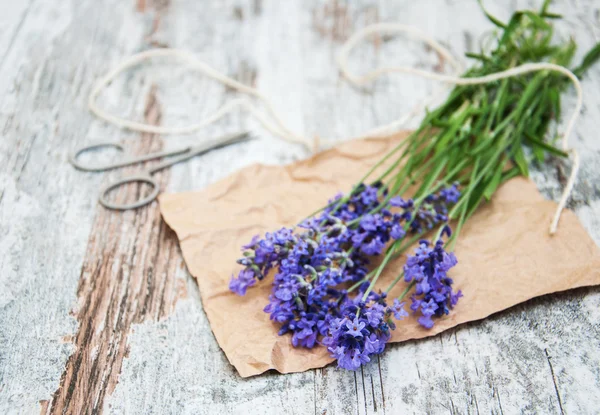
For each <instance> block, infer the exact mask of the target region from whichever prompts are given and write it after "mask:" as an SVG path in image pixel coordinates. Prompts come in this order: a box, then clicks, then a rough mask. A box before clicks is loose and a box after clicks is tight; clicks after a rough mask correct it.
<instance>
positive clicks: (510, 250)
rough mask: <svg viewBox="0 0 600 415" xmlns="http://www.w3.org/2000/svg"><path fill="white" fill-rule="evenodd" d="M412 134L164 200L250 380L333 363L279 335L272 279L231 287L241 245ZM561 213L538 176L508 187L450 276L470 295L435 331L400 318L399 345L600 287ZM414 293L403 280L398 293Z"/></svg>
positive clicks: (468, 228)
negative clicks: (238, 290)
mask: <svg viewBox="0 0 600 415" xmlns="http://www.w3.org/2000/svg"><path fill="white" fill-rule="evenodd" d="M406 135H407V134H406V133H402V134H399V135H396V136H394V137H392V138H377V139H367V140H360V141H351V142H346V143H344V144H341V145H339V146H338V147H335V148H333V149H330V150H327V151H324V152H322V153H319V154H317V155H315V156H313V157H311V158H309V159H307V160H303V161H300V162H297V163H294V164H291V165H288V166H264V165H258V164H257V165H252V166H250V167H247V168H244V169H242V170H240V171H238V172H236V173H234V174H232V175H230V176H229V177H227V178H225V179H223V180H221V181H219V182H217V183H215V184H213V185H211V186H209V187H207V188H206V189H204V190H202V191H200V192H192V193H176V194H163V195H162V196H161V197H160V208H161V212H162V215H163V218H164V219H165V221H166V222H167V223H168V224H169V226H170V227H171V228H173V230H174V231H175V232H176V233H177V236H178V238H179V241H180V245H181V250H182V252H183V256H184V258H185V261H186V263H187V266H188V269H189V271H190V273H191V274H192V275H193V276H194V277H195V278H196V280H197V281H198V286H199V289H200V294H201V297H202V303H203V307H204V310H205V311H206V315H207V316H208V320H209V322H210V325H211V327H212V330H213V332H214V334H215V337H216V339H217V341H218V343H219V345H220V346H221V348H222V349H223V351H224V352H225V354H226V356H227V358H228V359H229V361H230V362H231V364H232V365H233V366H235V368H236V369H237V370H238V372H239V373H240V375H241V376H242V377H248V376H254V375H258V374H260V373H263V372H265V371H267V370H269V369H275V370H277V371H279V372H281V373H290V372H301V371H305V370H307V369H311V368H317V367H322V366H325V365H326V364H328V363H330V362H331V361H332V360H333V359H332V358H331V357H329V354H328V352H327V350H326V349H325V347H323V346H317V347H315V348H314V349H304V348H294V347H293V346H292V345H291V342H290V337H289V335H285V336H278V335H277V331H278V326H277V325H276V324H274V323H272V322H271V321H270V320H269V315H268V314H266V313H265V312H263V308H264V306H265V305H266V304H267V303H268V296H269V292H270V289H271V281H272V276H270V277H268V278H267V279H266V280H264V281H262V282H260V283H258V284H257V285H256V286H254V287H252V288H250V289H249V290H248V293H247V294H246V296H244V297H240V296H238V295H236V294H233V293H231V292H230V291H229V289H228V284H229V280H230V279H231V276H232V275H233V274H235V275H237V273H238V272H239V270H240V265H238V264H236V259H238V258H239V257H240V256H241V252H240V247H241V246H242V245H243V244H246V243H248V242H249V241H250V239H252V236H253V235H256V234H260V235H261V236H262V235H264V233H265V232H267V231H273V230H275V229H278V228H280V227H282V226H292V225H294V224H296V223H297V222H299V221H300V220H302V219H303V218H304V217H306V216H307V215H308V214H310V213H311V212H313V211H314V210H316V209H318V208H320V207H321V206H323V205H324V204H326V203H327V200H328V199H330V198H331V197H333V196H334V195H335V194H336V193H338V192H340V191H343V192H346V191H348V190H349V189H350V188H351V186H352V185H353V184H354V183H355V182H356V181H357V180H359V179H360V178H361V177H362V175H363V174H364V173H365V172H366V171H367V170H368V169H369V168H370V167H371V166H372V165H373V164H374V163H375V162H376V161H378V160H379V159H380V158H381V157H382V156H383V155H385V154H386V153H387V152H388V151H389V150H390V149H392V148H393V147H394V145H396V144H397V143H398V142H399V141H400V140H401V139H403V138H404V137H405V136H406ZM555 208H556V204H555V203H554V202H550V201H547V200H544V198H543V197H542V195H541V194H540V193H539V192H538V190H537V188H536V186H535V184H534V183H533V182H531V181H530V180H528V179H525V178H515V179H512V180H510V181H509V182H507V183H506V184H504V185H503V186H502V187H501V188H500V189H498V191H497V192H496V194H495V195H494V197H493V199H492V201H490V202H488V203H485V204H483V205H482V206H481V207H480V209H479V210H478V211H477V213H476V214H475V215H473V217H472V218H471V219H470V220H469V221H468V222H467V223H466V225H465V227H464V229H463V231H462V232H461V235H460V238H459V240H458V243H457V244H456V250H455V252H456V255H457V258H458V261H459V264H458V265H457V266H456V267H455V268H454V269H453V270H452V271H451V272H450V276H451V277H452V278H453V279H454V281H455V287H456V289H460V290H462V292H463V294H464V297H463V298H461V299H460V301H459V303H458V305H457V306H456V307H455V308H454V310H452V311H451V313H450V314H449V315H448V316H445V317H443V318H440V319H437V320H436V324H435V326H434V327H433V329H431V330H426V329H424V328H422V327H420V326H419V324H418V323H417V321H416V318H414V317H412V316H411V317H409V318H406V319H405V320H404V321H401V322H399V323H398V328H397V329H396V330H395V331H393V335H392V339H391V341H392V342H401V341H405V340H409V339H418V338H423V337H428V336H433V335H435V334H437V333H440V332H442V331H444V330H447V329H449V328H451V327H454V326H457V325H458V324H461V323H465V322H468V321H473V320H479V319H482V318H485V317H487V316H489V315H490V314H493V313H497V312H498V311H501V310H504V309H506V308H509V307H512V306H514V305H515V304H518V303H521V302H523V301H526V300H528V299H530V298H533V297H536V296H539V295H543V294H548V293H553V292H557V291H564V290H568V289H571V288H575V287H582V286H588V285H595V284H600V250H599V249H598V247H597V246H596V244H595V243H594V242H593V241H592V239H591V238H590V237H589V236H588V234H587V233H586V231H585V230H584V229H583V227H582V226H581V224H580V223H579V220H578V219H577V217H576V216H575V214H574V213H573V212H571V211H568V210H565V212H563V215H562V218H561V221H560V225H559V228H558V231H557V233H556V234H555V235H554V236H550V235H549V234H548V226H549V223H550V220H551V218H552V215H553V214H554V210H555ZM410 252H411V253H412V249H411V251H410ZM405 260H406V255H404V256H403V257H401V258H398V259H397V260H396V261H394V262H391V263H390V264H389V265H388V266H387V268H386V271H385V272H384V273H383V274H382V275H381V277H380V280H379V282H378V284H377V286H378V287H379V288H381V287H387V285H388V284H389V283H390V282H391V280H392V279H393V278H394V277H395V276H396V275H398V272H400V270H401V267H402V266H403V264H404V262H405ZM404 288H405V283H404V282H402V281H401V282H400V283H398V284H397V286H396V287H395V288H394V290H392V292H391V293H390V296H391V297H392V298H393V297H394V296H397V295H399V294H400V293H401V292H402V291H403V289H404Z"/></svg>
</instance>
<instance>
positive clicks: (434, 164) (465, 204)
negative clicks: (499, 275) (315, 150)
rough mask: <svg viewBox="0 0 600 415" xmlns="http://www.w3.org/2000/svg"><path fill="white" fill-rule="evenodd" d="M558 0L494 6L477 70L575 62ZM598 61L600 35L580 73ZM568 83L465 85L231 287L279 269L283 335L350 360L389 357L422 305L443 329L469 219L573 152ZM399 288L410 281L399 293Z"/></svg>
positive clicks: (255, 256)
mask: <svg viewBox="0 0 600 415" xmlns="http://www.w3.org/2000/svg"><path fill="white" fill-rule="evenodd" d="M546 8H547V2H546V3H545V4H544V6H543V8H542V10H540V12H539V13H533V12H530V11H526V12H517V13H515V14H514V15H513V17H512V18H511V20H510V22H509V23H508V24H503V23H501V22H499V21H498V20H497V19H495V18H493V17H492V16H489V15H488V17H489V18H490V20H491V21H492V22H493V23H494V24H496V25H497V26H498V27H500V29H501V30H500V33H499V35H498V38H497V45H496V48H495V49H494V50H493V51H491V52H490V53H483V52H482V53H481V54H469V55H468V56H469V57H471V58H474V59H476V60H477V61H478V62H479V63H478V64H477V65H476V66H475V67H474V68H472V69H471V70H469V71H468V72H466V73H465V74H464V77H480V76H484V75H488V74H491V73H496V72H499V71H503V70H506V69H509V68H511V67H515V66H518V65H522V64H524V63H527V62H543V61H546V62H552V63H554V64H557V65H562V66H568V65H569V64H570V61H571V59H572V56H573V54H574V51H575V44H574V43H573V42H572V41H569V42H566V43H564V42H563V43H551V41H552V37H553V36H552V26H551V25H550V24H549V23H548V20H549V19H550V18H557V17H558V16H556V15H553V14H550V13H548V12H547V10H546ZM598 57H600V45H596V47H595V48H593V49H592V50H591V51H590V52H589V53H588V54H587V55H586V57H585V58H584V60H583V62H582V64H581V65H580V66H578V67H576V68H574V69H573V70H572V71H573V73H575V74H576V75H577V76H581V75H582V74H583V72H584V71H585V70H586V69H587V68H588V67H589V66H590V65H591V64H592V63H593V62H595V60H597V59H598ZM565 86H566V81H565V79H564V78H562V77H561V76H560V75H557V74H554V73H550V72H547V71H543V72H538V73H536V74H531V75H524V76H522V77H519V78H510V79H504V80H502V81H496V82H492V83H488V84H485V85H468V86H459V87H456V88H454V90H453V91H452V92H451V93H450V95H449V97H448V98H447V100H446V101H445V102H444V103H443V104H442V105H441V106H439V107H438V108H436V109H435V110H433V111H430V112H428V113H427V115H426V117H425V118H424V119H423V121H422V122H421V124H420V126H419V128H418V129H417V130H416V131H415V132H413V133H412V134H411V135H410V136H409V137H408V138H407V139H406V140H404V141H403V142H402V143H401V144H399V145H398V146H397V147H396V148H394V149H393V150H392V151H391V152H390V153H389V154H387V155H386V156H385V157H384V158H383V159H382V160H380V161H379V162H378V163H377V164H376V165H375V166H373V167H372V168H371V169H370V170H369V171H368V172H367V173H366V174H365V176H364V177H363V178H362V180H360V182H359V183H358V184H356V185H355V186H354V187H353V188H352V190H351V191H350V192H348V193H346V194H340V195H337V196H336V197H334V198H333V199H332V200H330V201H329V203H328V204H327V205H326V206H325V207H323V208H322V209H320V210H319V211H317V212H314V213H313V214H311V215H310V216H308V217H307V218H306V219H304V220H303V221H301V222H300V223H299V224H298V225H297V226H296V227H295V228H282V229H280V230H278V231H275V232H272V233H267V234H266V235H265V236H264V238H260V237H259V236H258V235H257V236H255V237H254V238H253V239H252V241H250V243H249V244H247V245H245V246H244V247H243V248H242V251H243V257H242V258H241V259H239V260H238V263H239V264H240V265H241V266H242V267H243V268H242V269H241V271H240V272H239V274H238V276H237V277H232V279H231V282H230V285H229V287H230V289H231V291H233V292H235V293H237V294H239V295H244V294H245V293H246V291H247V290H248V288H250V287H252V286H254V285H256V284H257V283H258V282H259V281H262V280H264V279H266V278H267V277H268V276H269V275H271V274H273V281H272V290H271V294H270V296H269V303H268V305H267V306H266V307H265V308H264V311H265V312H266V313H269V315H270V318H271V320H272V321H273V322H274V323H275V324H277V325H278V326H279V328H280V329H279V334H280V335H289V336H290V338H291V342H292V344H293V345H294V346H295V347H307V348H312V347H315V346H317V345H319V344H320V345H323V346H325V347H327V348H328V351H329V352H330V353H331V356H332V357H334V358H335V359H337V362H338V365H339V366H340V367H342V368H345V369H350V370H356V369H358V368H360V367H361V365H363V364H366V363H367V362H369V361H370V359H371V357H372V356H373V355H376V354H380V353H382V352H383V350H384V349H385V345H386V343H387V342H388V341H389V339H390V337H391V330H395V329H396V323H397V322H399V321H401V320H402V319H403V318H404V317H406V316H407V315H408V314H409V312H410V313H413V314H415V315H416V316H417V318H418V321H419V323H420V324H421V325H422V326H423V327H424V328H426V329H430V328H431V327H433V325H434V324H435V320H436V319H439V318H443V316H444V315H447V314H448V313H450V312H451V310H452V309H453V308H454V307H455V306H456V305H457V303H458V302H459V299H460V298H461V297H462V293H461V291H460V290H455V289H454V287H453V281H452V278H451V276H450V274H451V270H452V268H453V267H454V266H455V265H456V264H457V258H456V256H455V255H454V253H453V249H454V245H455V242H456V240H457V239H458V238H459V236H460V232H461V229H462V228H463V225H464V224H465V222H466V221H467V220H469V218H470V217H471V215H472V214H473V213H474V211H475V210H476V209H477V208H478V206H479V205H480V204H481V203H482V202H483V201H485V200H486V199H487V200H489V199H490V198H491V197H492V195H493V194H494V192H495V191H496V189H497V188H498V187H499V186H500V185H501V184H502V183H503V182H505V181H507V180H509V179H511V178H512V177H515V176H517V175H524V176H527V175H528V165H529V164H531V163H543V162H544V161H545V160H546V159H547V156H548V154H550V155H554V156H566V153H564V152H563V151H561V150H559V149H557V148H556V147H554V145H553V143H552V140H548V139H547V136H548V135H549V134H548V131H549V129H550V126H551V124H552V121H553V120H554V119H557V118H558V117H559V115H560V93H561V91H562V90H563V89H564V88H565ZM381 170H383V172H382V173H381V174H379V176H378V177H373V176H375V172H379V171H381ZM450 223H452V224H453V225H452V226H453V228H454V229H453V230H452V229H451V226H450ZM415 245H416V249H414V252H412V253H409V254H408V255H407V259H406V263H405V265H404V266H403V267H402V269H398V270H397V277H396V278H395V279H394V281H393V282H392V283H391V284H390V285H389V286H388V287H378V286H377V281H378V279H379V277H380V275H381V274H382V272H383V270H384V269H385V268H386V267H387V266H388V265H389V263H390V261H391V260H392V259H393V258H396V257H398V256H402V255H406V253H407V251H409V250H410V249H411V247H413V246H415ZM376 259H377V261H375V260H376ZM373 263H376V264H377V265H375V266H373V265H372V264H373ZM396 284H403V285H404V286H405V288H404V290H403V292H402V293H401V294H400V295H399V296H398V297H396V298H390V297H389V296H388V293H389V292H390V291H391V289H392V288H393V287H394V286H395V285H396ZM406 302H409V304H406Z"/></svg>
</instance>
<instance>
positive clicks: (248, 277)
mask: <svg viewBox="0 0 600 415" xmlns="http://www.w3.org/2000/svg"><path fill="white" fill-rule="evenodd" d="M254 284H256V280H255V279H254V273H253V272H252V270H249V269H244V270H241V271H240V273H239V274H238V277H237V278H234V277H233V275H232V276H231V281H230V282H229V289H230V290H231V291H233V292H234V293H236V294H237V295H246V290H247V289H248V287H252V286H253V285H254Z"/></svg>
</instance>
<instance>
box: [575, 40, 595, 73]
mask: <svg viewBox="0 0 600 415" xmlns="http://www.w3.org/2000/svg"><path fill="white" fill-rule="evenodd" d="M598 59H600V42H599V43H596V45H595V46H594V47H593V48H592V49H590V51H589V52H588V53H587V54H586V55H585V57H584V58H583V60H582V61H581V64H579V66H578V67H577V68H575V69H573V73H574V74H575V75H577V77H578V78H581V76H582V75H583V74H584V73H585V72H586V71H587V70H588V69H589V67H590V66H592V65H593V64H594V63H596V61H598Z"/></svg>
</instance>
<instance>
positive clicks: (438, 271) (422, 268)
mask: <svg viewBox="0 0 600 415" xmlns="http://www.w3.org/2000/svg"><path fill="white" fill-rule="evenodd" d="M430 245H431V244H430V243H429V242H427V241H421V244H420V245H419V247H418V248H417V249H416V250H415V255H414V256H411V257H409V258H408V260H407V261H406V265H405V266H404V278H405V280H406V281H407V282H408V281H413V280H414V281H416V282H417V284H416V289H415V294H414V295H413V296H412V304H411V307H410V308H411V310H412V311H413V312H414V313H420V314H421V317H420V318H419V320H418V321H419V323H420V324H421V325H422V326H423V327H425V328H427V329H430V328H431V327H433V325H434V320H433V317H441V316H443V315H444V314H448V313H449V312H450V308H452V307H454V306H455V305H456V303H457V302H458V299H459V298H460V297H462V293H461V292H460V291H458V292H454V291H453V290H452V283H453V281H452V278H450V277H448V275H447V272H448V271H449V270H450V269H451V268H452V267H454V266H455V265H456V264H457V263H458V261H457V260H456V256H454V254H453V253H452V252H446V251H445V250H444V242H443V241H442V240H439V241H437V242H436V243H435V246H434V247H433V248H432V247H430Z"/></svg>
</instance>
